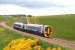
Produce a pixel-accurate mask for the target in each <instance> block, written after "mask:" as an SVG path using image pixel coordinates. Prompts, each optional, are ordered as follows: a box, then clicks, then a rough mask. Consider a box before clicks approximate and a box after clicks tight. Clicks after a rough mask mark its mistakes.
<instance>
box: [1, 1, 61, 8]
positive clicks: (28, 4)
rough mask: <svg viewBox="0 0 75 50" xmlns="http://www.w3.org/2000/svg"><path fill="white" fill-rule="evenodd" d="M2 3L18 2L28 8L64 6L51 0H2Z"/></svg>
mask: <svg viewBox="0 0 75 50" xmlns="http://www.w3.org/2000/svg"><path fill="white" fill-rule="evenodd" d="M0 3H1V4H17V5H19V6H23V7H28V8H45V7H54V6H57V7H62V5H57V4H56V3H54V2H53V1H51V0H0Z"/></svg>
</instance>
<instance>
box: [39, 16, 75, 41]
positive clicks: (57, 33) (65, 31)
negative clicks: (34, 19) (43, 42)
mask: <svg viewBox="0 0 75 50" xmlns="http://www.w3.org/2000/svg"><path fill="white" fill-rule="evenodd" d="M39 21H40V23H41V24H46V25H47V24H48V25H51V26H52V27H53V31H54V34H53V37H54V38H60V39H61V38H62V39H66V40H73V41H75V15H59V16H45V17H39Z"/></svg>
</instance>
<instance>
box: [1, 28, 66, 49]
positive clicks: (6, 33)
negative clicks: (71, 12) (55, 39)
mask: <svg viewBox="0 0 75 50" xmlns="http://www.w3.org/2000/svg"><path fill="white" fill-rule="evenodd" d="M18 38H31V39H32V37H28V36H27V37H23V36H21V35H19V34H17V32H13V31H10V30H7V29H5V28H2V27H0V50H2V49H3V48H4V47H5V46H7V45H8V43H9V42H11V40H14V39H18ZM40 46H41V47H42V48H43V49H46V48H47V47H51V48H53V47H58V46H55V45H52V44H51V45H49V44H47V43H46V42H43V41H40ZM61 48H62V49H63V50H67V49H65V48H63V47H61Z"/></svg>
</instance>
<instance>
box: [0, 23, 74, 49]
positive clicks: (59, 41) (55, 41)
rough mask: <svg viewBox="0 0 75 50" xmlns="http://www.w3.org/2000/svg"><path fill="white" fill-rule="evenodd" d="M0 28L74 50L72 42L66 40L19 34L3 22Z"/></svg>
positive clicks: (19, 32)
mask: <svg viewBox="0 0 75 50" xmlns="http://www.w3.org/2000/svg"><path fill="white" fill-rule="evenodd" d="M0 26H2V27H4V28H6V29H8V30H12V31H15V32H18V34H21V35H22V36H31V37H36V38H38V39H40V40H43V41H45V42H47V43H49V44H54V45H59V46H62V47H65V48H69V49H71V50H75V42H72V41H67V40H64V39H57V38H45V37H40V36H37V35H33V34H30V33H25V32H21V31H18V30H15V29H13V28H12V27H9V26H8V25H6V24H5V23H4V22H1V23H0Z"/></svg>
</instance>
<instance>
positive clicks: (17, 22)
mask: <svg viewBox="0 0 75 50" xmlns="http://www.w3.org/2000/svg"><path fill="white" fill-rule="evenodd" d="M14 24H19V25H23V23H20V22H15V23H14Z"/></svg>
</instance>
